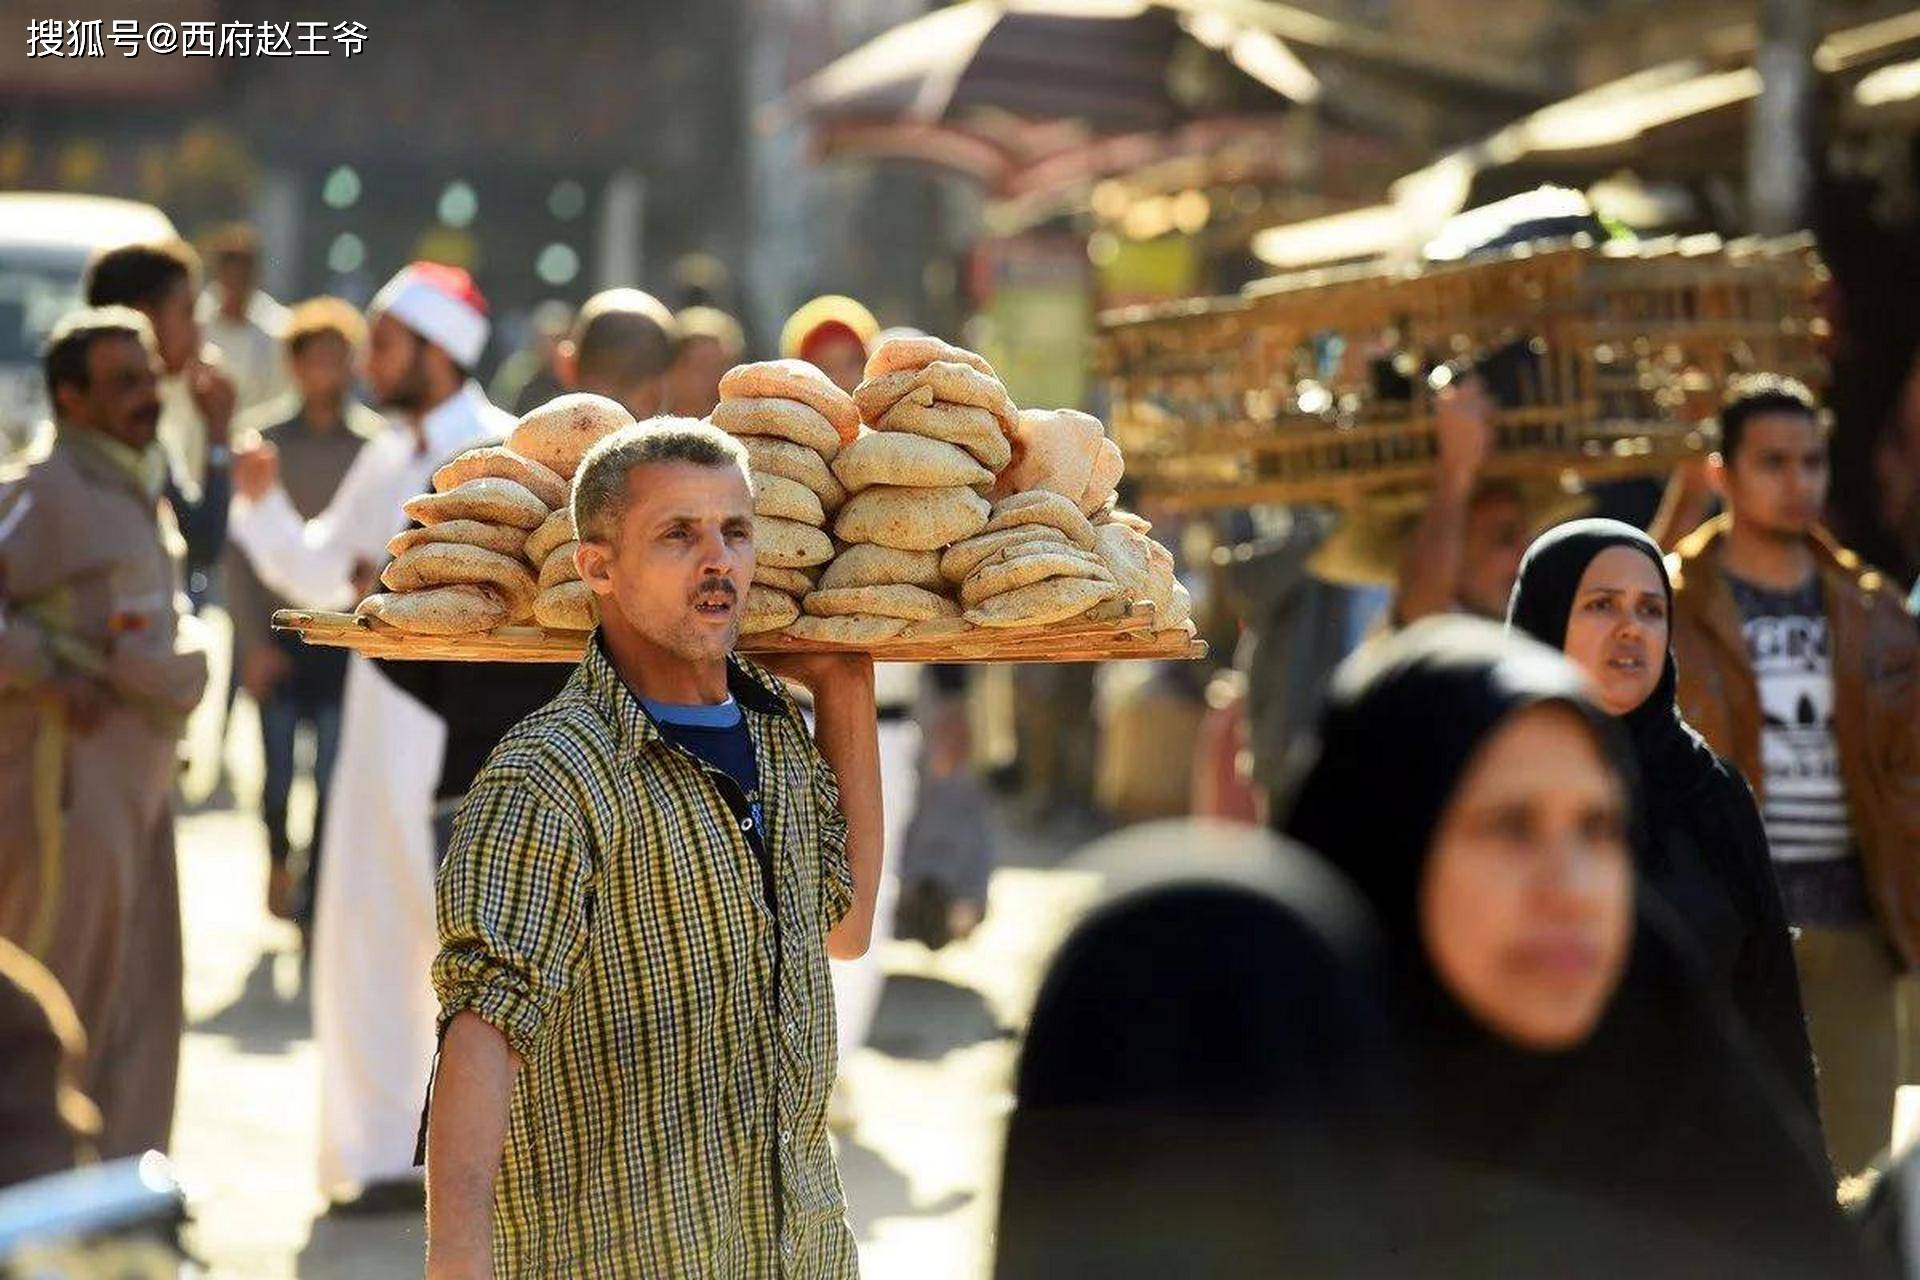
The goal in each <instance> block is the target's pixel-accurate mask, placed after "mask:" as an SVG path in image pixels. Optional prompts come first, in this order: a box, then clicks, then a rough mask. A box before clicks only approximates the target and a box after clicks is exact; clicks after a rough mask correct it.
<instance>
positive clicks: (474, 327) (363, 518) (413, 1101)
mask: <svg viewBox="0 0 1920 1280" xmlns="http://www.w3.org/2000/svg"><path fill="white" fill-rule="evenodd" d="M368 314H369V316H370V317H371V324H370V327H369V335H368V354H367V362H366V363H367V369H366V373H367V382H368V384H369V386H370V387H371V388H372V391H373V393H374V398H375V400H376V401H377V402H378V404H379V405H380V407H381V408H382V409H384V410H386V411H387V412H388V414H389V415H390V419H389V426H388V428H387V430H386V431H385V433H383V434H382V435H381V436H380V437H379V438H378V439H376V440H374V441H372V442H371V443H370V444H368V445H367V447H365V448H363V449H362V450H361V451H360V455H359V456H358V457H357V458H355V459H354V462H353V465H352V466H351V467H350V468H349V469H348V471H347V474H346V477H345V478H344V479H343V480H342V481H341V482H340V488H339V489H338V490H337V491H336V492H335V493H334V496H333V501H331V502H330V503H328V504H327V508H326V510H325V511H323V512H321V513H320V514H319V515H318V516H316V517H314V518H313V519H311V520H303V519H302V518H301V516H300V511H299V509H298V508H297V507H296V506H294V503H293V499H292V497H291V495H290V494H289V493H288V491H287V490H286V488H285V487H284V486H283V485H282V484H281V482H280V473H281V467H280V464H279V462H278V459H277V456H276V454H275V453H274V449H273V446H271V445H266V444H263V445H261V446H259V447H258V448H257V449H254V450H250V451H249V452H247V453H245V454H243V455H242V456H241V457H240V458H239V459H238V461H237V464H236V473H235V488H236V489H237V490H238V497H237V498H236V499H235V501H234V513H233V527H234V538H235V540H236V541H237V542H239V544H240V545H241V547H242V548H243V549H245V551H246V553H247V557H248V559H249V560H250V561H252V563H253V567H254V569H255V570H256V571H258V573H259V575H260V580H261V581H262V582H264V583H266V585H267V586H269V587H271V588H272V589H273V590H275V591H277V592H279V593H280V594H281V595H282V596H284V597H285V598H287V599H289V600H293V601H297V602H299V603H300V604H301V605H303V606H306V607H309V608H336V609H337V608H346V607H350V606H351V605H352V604H353V602H354V601H356V600H357V599H359V598H360V597H361V596H363V595H365V594H367V593H368V592H369V591H370V590H371V589H372V587H373V584H374V583H375V581H377V578H378V574H379V571H380V568H381V567H382V566H383V565H384V564H385V563H386V561H387V546H386V544H387V542H388V540H389V539H390V538H391V537H392V536H393V535H394V534H395V533H397V532H398V531H399V530H400V529H401V528H402V526H404V525H405V523H406V517H405V515H403V514H402V512H401V510H400V505H401V504H402V503H403V502H405V501H406V500H407V499H408V498H411V497H413V496H414V495H416V494H418V493H421V492H423V491H425V490H426V488H427V487H428V482H429V480H430V479H431V477H432V475H433V472H434V470H435V469H436V468H438V467H439V466H440V465H441V464H442V463H443V462H445V461H446V459H447V457H448V456H449V455H451V454H452V453H453V452H454V451H455V450H456V449H458V448H460V447H461V446H463V445H467V444H470V443H473V442H474V441H477V440H480V439H483V438H486V437H492V436H500V435H504V434H505V433H506V432H507V431H508V430H509V429H510V428H511V427H512V425H513V419H512V418H511V417H509V416H508V415H506V414H505V413H502V412H501V411H500V410H499V409H496V408H495V407H494V406H493V405H491V404H489V403H488V402H487V399H486V396H485V394H484V393H483V392H482V391H481V390H480V386H479V384H478V383H476V382H474V381H473V377H472V371H473V368H474V365H475V364H476V363H478V361H479V359H480V356H481V353H482V352H483V351H485V349H486V345H487V331H488V326H487V308H486V301H485V299H484V298H482V297H481V295H480V292H479V290H478V289H477V288H476V287H475V286H474V283H473V280H472V278H471V277H470V276H468V275H467V273H466V272H465V271H462V270H460V269H458V268H456V267H447V266H443V265H441V264H439V263H432V262H416V263H414V264H412V265H411V266H408V267H406V268H404V269H402V270H401V271H400V272H399V273H398V274H397V275H395V276H394V277H393V279H392V280H390V281H388V282H387V284H386V285H385V286H384V287H383V288H382V289H381V290H380V292H379V293H377V294H375V295H374V298H373V302H372V304H371V305H370V306H369V308H368ZM445 744H446V729H445V726H444V725H443V724H442V723H441V721H440V720H439V718H438V717H436V716H435V715H433V713H431V712H430V711H428V710H427V709H426V708H424V707H422V706H421V705H420V704H419V703H417V702H415V701H414V700H413V699H412V698H409V697H408V696H407V695H406V694H405V693H402V692H401V691H400V690H399V689H396V688H395V687H394V686H393V685H392V684H391V683H390V682H389V681H388V680H387V679H386V677H384V676H382V675H381V674H380V672H379V670H378V668H377V667H375V666H374V664H373V663H372V662H370V661H369V660H367V659H365V658H363V657H361V656H360V655H358V654H356V655H354V656H353V657H352V658H350V659H349V660H348V663H347V681H346V691H345V694H344V696H343V700H342V710H341V722H340V745H339V756H338V759H337V761H336V764H335V766H334V771H333V780H332V782H331V783H330V785H329V791H328V796H327V802H328V808H329V812H330V814H331V816H332V820H331V821H330V822H329V823H328V824H327V829H326V832H325V835H324V838H323V840H322V842H321V847H320V862H321V865H322V866H324V867H326V869H327V874H326V875H324V876H322V877H321V878H320V883H319V884H318V885H317V886H316V889H317V891H318V898H317V900H316V902H315V907H314V921H313V1020H314V1038H315V1040H316V1041H317V1043H318V1047H319V1051H320V1085H321V1102H320V1184H321V1189H322V1190H323V1191H324V1192H325V1193H326V1194H327V1195H329V1196H331V1197H333V1198H334V1200H335V1203H336V1205H337V1206H340V1207H343V1208H344V1207H353V1208H358V1209H361V1210H364V1211H368V1212H371V1211H375V1210H379V1209H383V1208H392V1207H397V1206H406V1205H409V1204H411V1205H413V1206H416V1207H417V1206H418V1204H419V1203H420V1196H421V1191H420V1182H419V1177H418V1175H417V1174H415V1173H414V1172H413V1141H412V1139H413V1136H414V1132H415V1128H416V1122H417V1121H418V1118H419V1107H420V1092H421V1090H422V1089H423V1088H424V1087H425V1085H426V1078H427V1071H428V1066H429V1063H430V1062H431V1060H432V1057H433V1022H432V1010H433V994H432V991H431V990H430V988H429V987H428V985H427V982H426V972H427V967H428V965H429V964H430V963H431V962H432V957H433V866H434V854H433V826H432V811H433V791H434V784H435V782H436V780H437V779H438V777H439V773H440V759H441V754H442V752H443V751H444V749H445ZM356 1189H357V1194H356Z"/></svg>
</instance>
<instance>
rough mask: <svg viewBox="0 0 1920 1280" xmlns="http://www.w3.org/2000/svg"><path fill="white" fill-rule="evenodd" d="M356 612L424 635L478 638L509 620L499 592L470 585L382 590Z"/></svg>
mask: <svg viewBox="0 0 1920 1280" xmlns="http://www.w3.org/2000/svg"><path fill="white" fill-rule="evenodd" d="M354 612H355V613H357V614H361V615H362V616H365V617H371V618H378V619H379V620H380V621H382V622H384V623H386V624H387V625H388V626H390V627H398V628H399V629H400V630H402V631H408V632H412V633H413V634H415V635H422V636H468V635H478V634H480V633H481V632H484V631H491V630H493V629H494V628H495V627H498V626H502V625H504V624H505V623H506V621H507V603H506V601H505V600H503V599H501V598H500V595H499V593H498V592H496V591H494V590H493V589H492V588H490V587H480V586H473V585H470V584H462V585H457V586H451V587H429V588H428V589H426V590H425V591H408V592H403V593H402V592H386V591H382V592H378V593H376V594H374V595H370V596H368V597H367V598H366V599H365V600H362V601H361V602H360V605H359V607H358V608H356V609H355V610H354Z"/></svg>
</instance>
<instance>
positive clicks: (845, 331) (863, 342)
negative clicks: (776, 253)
mask: <svg viewBox="0 0 1920 1280" xmlns="http://www.w3.org/2000/svg"><path fill="white" fill-rule="evenodd" d="M879 332H880V322H879V321H877V320H875V319H874V318H873V312H871V311H869V310H867V309H866V308H865V307H864V306H861V305H860V303H858V302H856V301H855V300H854V299H852V298H849V297H846V296H845V295H844V294H838V293H828V294H822V295H821V296H820V297H818V298H815V299H813V300H812V301H811V302H808V303H807V304H805V305H804V306H802V307H801V308H800V309H799V310H798V311H796V312H794V313H793V314H792V315H791V316H788V317H787V323H786V325H785V326H784V327H783V328H782V329H781V330H780V356H781V358H782V359H785V360H805V361H806V362H807V363H808V364H811V365H813V366H815V367H816V368H818V369H819V370H820V371H821V372H822V373H824V374H826V375H827V376H828V377H829V378H832V379H833V381H834V385H836V386H838V387H839V388H840V389H841V390H842V391H847V392H851V391H852V390H853V389H854V388H855V387H857V386H859V385H860V382H861V380H862V379H863V378H865V377H866V376H867V355H868V352H869V351H870V349H871V348H872V345H873V341H874V338H875V337H876V336H878V334H879Z"/></svg>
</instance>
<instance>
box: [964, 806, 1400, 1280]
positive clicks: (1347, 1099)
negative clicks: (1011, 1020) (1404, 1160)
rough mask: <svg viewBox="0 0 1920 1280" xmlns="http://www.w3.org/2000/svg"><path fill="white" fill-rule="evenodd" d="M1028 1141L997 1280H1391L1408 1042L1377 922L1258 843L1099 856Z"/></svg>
mask: <svg viewBox="0 0 1920 1280" xmlns="http://www.w3.org/2000/svg"><path fill="white" fill-rule="evenodd" d="M1076 866H1078V867H1080V868H1082V869H1090V870H1095V871H1097V872H1099V873H1100V874H1101V875H1102V876H1103V878H1104V880H1105V886H1106V894H1105V897H1104V900H1103V901H1102V902H1101V903H1100V904H1099V905H1098V906H1096V907H1095V908H1094V909H1093V910H1092V911H1090V912H1089V913H1088V915H1087V916H1086V918H1085V919H1084V920H1082V921H1081V923H1080V924H1079V925H1078V926H1077V927H1076V928H1075V929H1074V930H1073V932H1072V934H1071V935H1070V936H1069V937H1068V938H1067V940H1066V941H1065V942H1064V943H1063V944H1062V945H1061V947H1060V949H1059V950H1058V951H1057V952H1056V953H1055V955H1054V958H1053V960H1052V962H1051V964H1050V965H1049V966H1048V969H1047V974H1046V978H1045V981H1044V983H1043V984H1042V986H1041V989H1040V993H1039V996H1038V997H1037V999H1036V1001H1035V1005H1034V1010H1033V1016H1032V1019H1031V1021H1030V1024H1029V1029H1028V1033H1027V1039H1026V1045H1025V1048H1024V1050H1023V1051H1022V1053H1021V1057H1020V1069H1019V1077H1018V1081H1017V1084H1016V1087H1015V1095H1016V1105H1015V1109H1014V1112H1013V1115H1012V1117H1011V1119H1010V1121H1009V1123H1008V1134H1007V1148H1006V1158H1005V1171H1004V1175H1003V1178H1002V1185H1001V1194H1000V1210H999V1226H998V1232H997V1235H998V1244H997V1249H996V1254H995V1266H994V1275H995V1276H996V1277H998V1280H1072V1278H1074V1277H1082V1276H1084V1277H1089V1278H1090V1280H1091V1278H1093V1277H1098V1280H1136V1278H1137V1280H1164V1278H1165V1277H1170V1276H1178V1277H1182V1278H1183V1280H1223V1278H1225V1277H1233V1278H1235V1280H1255V1278H1256V1277H1259V1278H1262V1280H1264V1278H1265V1277H1269V1276H1274V1275H1314V1276H1325V1275H1380V1274H1388V1273H1390V1272H1391V1270H1392V1268H1391V1266H1385V1265H1384V1263H1385V1261H1386V1260H1385V1259H1382V1258H1380V1257H1379V1255H1377V1254H1373V1255H1365V1256H1371V1257H1372V1258H1373V1260H1374V1262H1376V1263H1380V1264H1383V1265H1364V1264H1362V1263H1361V1261H1360V1259H1361V1258H1362V1257H1363V1255H1364V1254H1365V1246H1366V1243H1367V1237H1368V1235H1369V1233H1370V1232H1371V1229H1372V1224H1373V1219H1374V1218H1375V1217H1376V1216H1377V1205H1376V1204H1375V1203H1374V1202H1373V1201H1372V1200H1371V1198H1369V1197H1367V1196H1365V1195H1361V1194H1356V1189H1357V1187H1358V1186H1359V1185H1360V1184H1362V1183H1363V1182H1364V1181H1365V1179H1364V1177H1362V1176H1361V1174H1362V1170H1361V1167H1360V1166H1359V1165H1358V1164H1357V1163H1356V1160H1357V1158H1359V1157H1361V1156H1362V1155H1364V1153H1365V1152H1366V1151H1367V1150H1368V1148H1367V1146H1366V1144H1365V1143H1363V1142H1361V1141H1359V1140H1358V1137H1357V1134H1356V1128H1357V1127H1358V1126H1359V1124H1360V1118H1361V1117H1363V1116H1366V1115H1369V1114H1372V1113H1374V1112H1376V1111H1377V1110H1378V1109H1379V1107H1380V1106H1381V1101H1380V1100H1381V1099H1382V1098H1383V1097H1384V1096H1386V1090H1385V1089H1384V1088H1383V1087H1381V1085H1380V1083H1379V1082H1378V1080H1377V1079H1376V1073H1377V1072H1378V1070H1379V1069H1380V1067H1381V1065H1382V1063H1383V1062H1384V1060H1385V1052H1384V1050H1385V1040H1386V1027H1385V1022H1384V1016H1383V1013H1382V1010H1381V1006H1380V1002H1379V998H1378V992H1377V991H1376V990H1375V988H1374V987H1373V985H1372V978H1371V974H1372V969H1371V966H1370V954H1371V950H1370V949H1371V939H1372V930H1371V926H1370V924H1369V922H1368V919H1367V913H1366V909H1365V907H1364V906H1363V905H1361V904H1360V902H1359V900H1358V898H1356V897H1355V896H1354V894H1353V892H1352V891H1351V890H1350V889H1349V888H1347V887H1346V886H1345V885H1344V884H1343V883H1341V882H1340V879H1339V877H1338V876H1336V875H1334V874H1333V873H1332V872H1330V871H1329V870H1327V869H1326V867H1325V866H1324V864H1322V863H1321V862H1320V861H1319V860H1318V859H1315V858H1312V857H1310V856H1308V855H1306V854H1304V853H1303V852H1302V851H1300V850H1298V849H1295V848H1292V847H1291V846H1288V845H1285V844H1284V843H1283V842H1282V841H1280V840H1279V839H1277V838H1276V837H1274V836H1273V835H1271V834H1270V833H1268V832H1265V831H1261V830H1259V829H1257V828H1252V827H1241V826H1233V825H1228V824H1224V823H1209V822H1187V821H1174V822H1161V823H1152V824H1148V825H1144V826H1139V827H1132V828H1129V829H1127V830H1126V831H1124V832H1121V833H1119V834H1117V835H1114V836H1111V837H1108V838H1107V839H1105V840H1102V841H1100V842H1099V843H1098V844H1096V845H1095V846H1093V847H1092V848H1091V849H1089V850H1088V851H1087V852H1086V853H1085V854H1083V855H1081V856H1080V857H1079V858H1078V859H1076Z"/></svg>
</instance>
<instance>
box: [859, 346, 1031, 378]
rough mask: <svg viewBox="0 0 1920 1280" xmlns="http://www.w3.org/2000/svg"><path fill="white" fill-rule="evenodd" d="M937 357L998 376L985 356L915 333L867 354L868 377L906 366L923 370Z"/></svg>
mask: <svg viewBox="0 0 1920 1280" xmlns="http://www.w3.org/2000/svg"><path fill="white" fill-rule="evenodd" d="M936 360H944V361H947V362H948V363H950V364H964V365H967V366H969V367H971V368H974V369H978V370H979V371H980V372H981V373H984V374H986V375H987V376H988V377H989V378H997V377H998V376H999V375H998V374H996V373H995V372H994V371H993V366H992V365H990V364H988V363H987V362H986V360H985V359H983V358H982V357H980V356H978V355H976V354H974V353H973V352H971V351H968V350H967V349H966V348H964V347H956V346H954V345H953V344H952V343H951V342H943V341H941V340H940V339H939V338H934V337H927V336H916V337H911V338H889V339H887V340H886V341H885V342H883V343H881V344H880V345H879V346H877V347H875V348H874V349H873V354H872V355H870V356H868V357H867V368H866V377H867V378H868V379H869V380H871V379H874V378H883V377H885V376H886V375H887V374H889V373H898V372H900V371H901V370H903V369H924V368H926V367H927V366H928V365H930V364H932V363H933V362H934V361H936Z"/></svg>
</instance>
